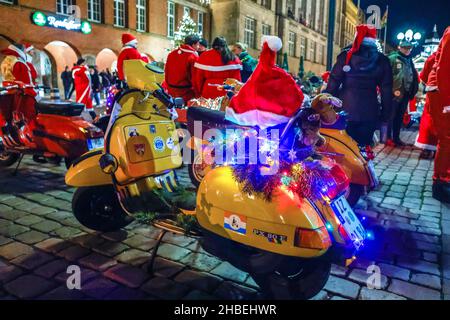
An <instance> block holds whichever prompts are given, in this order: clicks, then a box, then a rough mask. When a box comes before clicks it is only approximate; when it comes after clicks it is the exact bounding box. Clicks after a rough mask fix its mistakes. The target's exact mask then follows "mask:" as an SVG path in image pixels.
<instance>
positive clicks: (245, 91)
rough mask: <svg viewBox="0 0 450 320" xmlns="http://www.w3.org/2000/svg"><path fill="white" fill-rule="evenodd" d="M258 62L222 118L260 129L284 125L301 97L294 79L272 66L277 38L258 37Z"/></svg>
mask: <svg viewBox="0 0 450 320" xmlns="http://www.w3.org/2000/svg"><path fill="white" fill-rule="evenodd" d="M262 43H263V45H262V47H263V48H262V52H261V56H260V59H259V63H258V65H257V67H256V69H255V71H254V72H253V74H252V76H251V77H250V78H249V80H248V81H247V82H246V83H245V84H244V86H243V87H242V88H241V90H240V91H239V93H238V94H237V95H236V96H234V97H233V98H232V99H231V101H230V105H229V107H228V108H227V109H226V115H225V118H226V119H227V120H230V121H232V122H234V123H237V124H239V125H245V126H258V127H259V128H261V129H266V128H268V127H273V126H276V125H278V124H282V123H287V122H288V121H289V120H290V118H291V117H292V116H294V115H295V114H296V112H297V111H298V109H299V108H300V107H301V106H302V103H303V100H304V96H303V93H302V91H301V90H300V88H299V87H298V86H297V84H296V83H295V80H294V78H292V76H291V75H289V74H288V73H287V72H286V71H284V70H283V69H281V68H280V67H278V66H276V65H275V60H276V56H277V51H279V50H280V49H281V47H282V42H281V39H280V38H278V37H275V36H264V37H263V38H262Z"/></svg>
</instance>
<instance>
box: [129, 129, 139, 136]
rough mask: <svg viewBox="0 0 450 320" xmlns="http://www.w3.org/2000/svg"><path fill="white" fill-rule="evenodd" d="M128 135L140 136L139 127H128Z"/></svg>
mask: <svg viewBox="0 0 450 320" xmlns="http://www.w3.org/2000/svg"><path fill="white" fill-rule="evenodd" d="M128 136H129V137H130V138H131V137H138V136H139V132H138V130H137V128H136V127H131V128H128Z"/></svg>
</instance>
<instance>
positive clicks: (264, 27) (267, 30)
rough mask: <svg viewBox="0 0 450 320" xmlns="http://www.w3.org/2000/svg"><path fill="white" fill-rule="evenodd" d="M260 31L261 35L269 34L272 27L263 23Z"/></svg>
mask: <svg viewBox="0 0 450 320" xmlns="http://www.w3.org/2000/svg"><path fill="white" fill-rule="evenodd" d="M261 33H262V35H263V36H270V34H271V33H272V27H271V26H270V25H268V24H263V25H262V32H261Z"/></svg>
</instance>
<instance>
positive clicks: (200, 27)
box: [197, 12, 204, 35]
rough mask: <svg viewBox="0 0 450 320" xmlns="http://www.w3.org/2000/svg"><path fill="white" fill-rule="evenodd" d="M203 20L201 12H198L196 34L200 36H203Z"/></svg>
mask: <svg viewBox="0 0 450 320" xmlns="http://www.w3.org/2000/svg"><path fill="white" fill-rule="evenodd" d="M203 19H204V14H203V12H199V13H198V17H197V32H198V33H199V34H201V35H203Z"/></svg>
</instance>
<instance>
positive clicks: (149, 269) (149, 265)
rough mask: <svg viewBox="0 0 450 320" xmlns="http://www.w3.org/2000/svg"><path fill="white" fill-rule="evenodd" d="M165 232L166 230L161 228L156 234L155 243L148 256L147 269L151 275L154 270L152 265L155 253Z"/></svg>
mask: <svg viewBox="0 0 450 320" xmlns="http://www.w3.org/2000/svg"><path fill="white" fill-rule="evenodd" d="M166 233H167V230H161V232H160V233H159V235H158V238H157V239H156V245H155V247H154V248H153V251H152V254H151V256H150V261H149V264H148V267H147V271H148V272H149V273H150V274H152V275H153V272H154V270H153V267H154V265H155V259H156V254H157V253H158V249H159V246H160V245H161V242H162V240H163V238H164V236H165V235H166Z"/></svg>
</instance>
